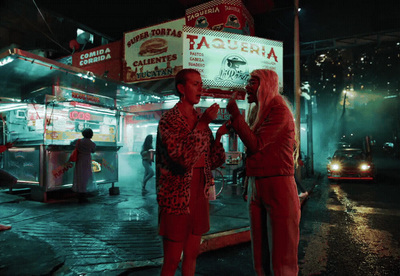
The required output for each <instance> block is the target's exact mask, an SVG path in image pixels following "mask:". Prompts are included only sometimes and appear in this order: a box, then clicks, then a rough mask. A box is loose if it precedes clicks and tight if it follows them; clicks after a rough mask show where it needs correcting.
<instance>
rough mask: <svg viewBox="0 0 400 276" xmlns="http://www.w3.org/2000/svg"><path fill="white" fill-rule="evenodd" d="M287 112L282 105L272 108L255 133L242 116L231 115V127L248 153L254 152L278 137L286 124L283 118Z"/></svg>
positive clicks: (285, 118)
mask: <svg viewBox="0 0 400 276" xmlns="http://www.w3.org/2000/svg"><path fill="white" fill-rule="evenodd" d="M287 112H288V111H287V109H286V108H285V107H284V106H276V107H274V108H272V109H271V112H270V113H269V114H268V116H267V118H265V119H264V121H263V122H262V124H261V126H260V127H259V128H258V129H257V135H256V134H255V133H254V132H253V131H252V130H251V129H250V127H249V126H248V124H247V123H246V122H245V120H244V118H243V116H235V117H233V118H232V127H233V128H234V129H235V131H236V133H237V134H238V135H239V137H240V139H241V140H242V142H243V144H244V145H245V146H246V147H247V150H248V151H249V152H250V153H255V152H258V151H261V150H263V149H264V148H265V147H266V146H267V145H268V144H271V143H275V142H276V141H277V140H278V139H279V137H280V133H281V131H282V129H283V128H284V127H285V125H286V124H285V120H287V119H288V116H287V115H286V113H287Z"/></svg>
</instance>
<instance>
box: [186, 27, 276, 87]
mask: <svg viewBox="0 0 400 276" xmlns="http://www.w3.org/2000/svg"><path fill="white" fill-rule="evenodd" d="M183 68H193V69H196V70H198V71H199V72H200V73H201V75H202V79H203V83H204V86H205V87H211V88H214V87H215V88H243V87H244V86H245V84H246V82H247V80H248V78H249V73H250V72H251V71H253V70H255V69H271V70H274V71H275V72H277V74H278V76H279V87H280V88H283V43H282V42H280V41H274V40H268V39H263V38H258V37H253V36H245V35H238V34H231V33H226V32H216V31H211V30H207V29H199V28H193V27H188V26H184V27H183Z"/></svg>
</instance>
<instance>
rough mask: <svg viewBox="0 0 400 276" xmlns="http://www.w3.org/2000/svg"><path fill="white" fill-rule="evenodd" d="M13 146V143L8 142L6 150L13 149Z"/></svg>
mask: <svg viewBox="0 0 400 276" xmlns="http://www.w3.org/2000/svg"><path fill="white" fill-rule="evenodd" d="M13 145H14V144H13V143H11V142H8V143H7V144H6V148H8V149H9V148H12V147H13Z"/></svg>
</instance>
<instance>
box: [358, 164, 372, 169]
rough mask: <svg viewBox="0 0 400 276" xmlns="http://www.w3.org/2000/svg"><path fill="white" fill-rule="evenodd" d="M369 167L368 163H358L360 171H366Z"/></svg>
mask: <svg viewBox="0 0 400 276" xmlns="http://www.w3.org/2000/svg"><path fill="white" fill-rule="evenodd" d="M370 168H371V166H370V165H369V164H366V163H363V164H361V165H360V170H362V171H367V170H369V169H370Z"/></svg>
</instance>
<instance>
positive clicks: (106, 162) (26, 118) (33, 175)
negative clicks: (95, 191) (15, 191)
mask: <svg viewBox="0 0 400 276" xmlns="http://www.w3.org/2000/svg"><path fill="white" fill-rule="evenodd" d="M49 91H51V93H49ZM34 95H35V98H34V99H35V101H37V99H41V98H42V99H43V102H44V103H42V104H37V103H20V104H19V103H18V104H4V105H2V106H1V109H0V114H2V116H3V120H4V121H5V124H6V126H7V127H6V128H5V129H4V131H3V132H4V133H3V136H5V141H8V142H12V141H16V143H15V145H14V147H13V148H11V149H9V150H8V151H7V152H6V153H5V156H4V162H3V164H4V168H5V170H7V171H8V172H10V173H11V174H13V175H15V176H16V177H17V178H18V182H19V183H24V184H32V185H37V186H39V187H40V188H41V190H43V191H44V192H47V191H51V190H55V189H60V188H63V187H71V185H72V180H73V166H74V164H71V163H69V162H68V159H69V156H70V155H71V153H72V151H73V149H74V147H75V143H76V141H77V140H78V139H80V138H83V137H82V133H81V132H82V130H83V129H85V128H91V129H92V130H93V133H94V135H93V138H92V141H93V142H95V143H96V152H95V153H93V154H92V160H93V161H92V165H93V176H94V179H95V181H96V183H97V184H101V183H114V182H117V181H118V154H117V152H118V150H119V148H120V144H121V141H120V133H121V130H120V126H121V124H120V120H121V118H122V117H121V116H120V114H119V112H118V111H117V110H116V109H115V108H114V100H113V99H111V98H107V97H104V96H99V95H94V94H89V93H85V92H83V91H77V90H72V89H69V88H65V87H57V86H53V87H51V88H46V89H42V90H41V91H39V92H37V93H34ZM39 102H40V100H39Z"/></svg>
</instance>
